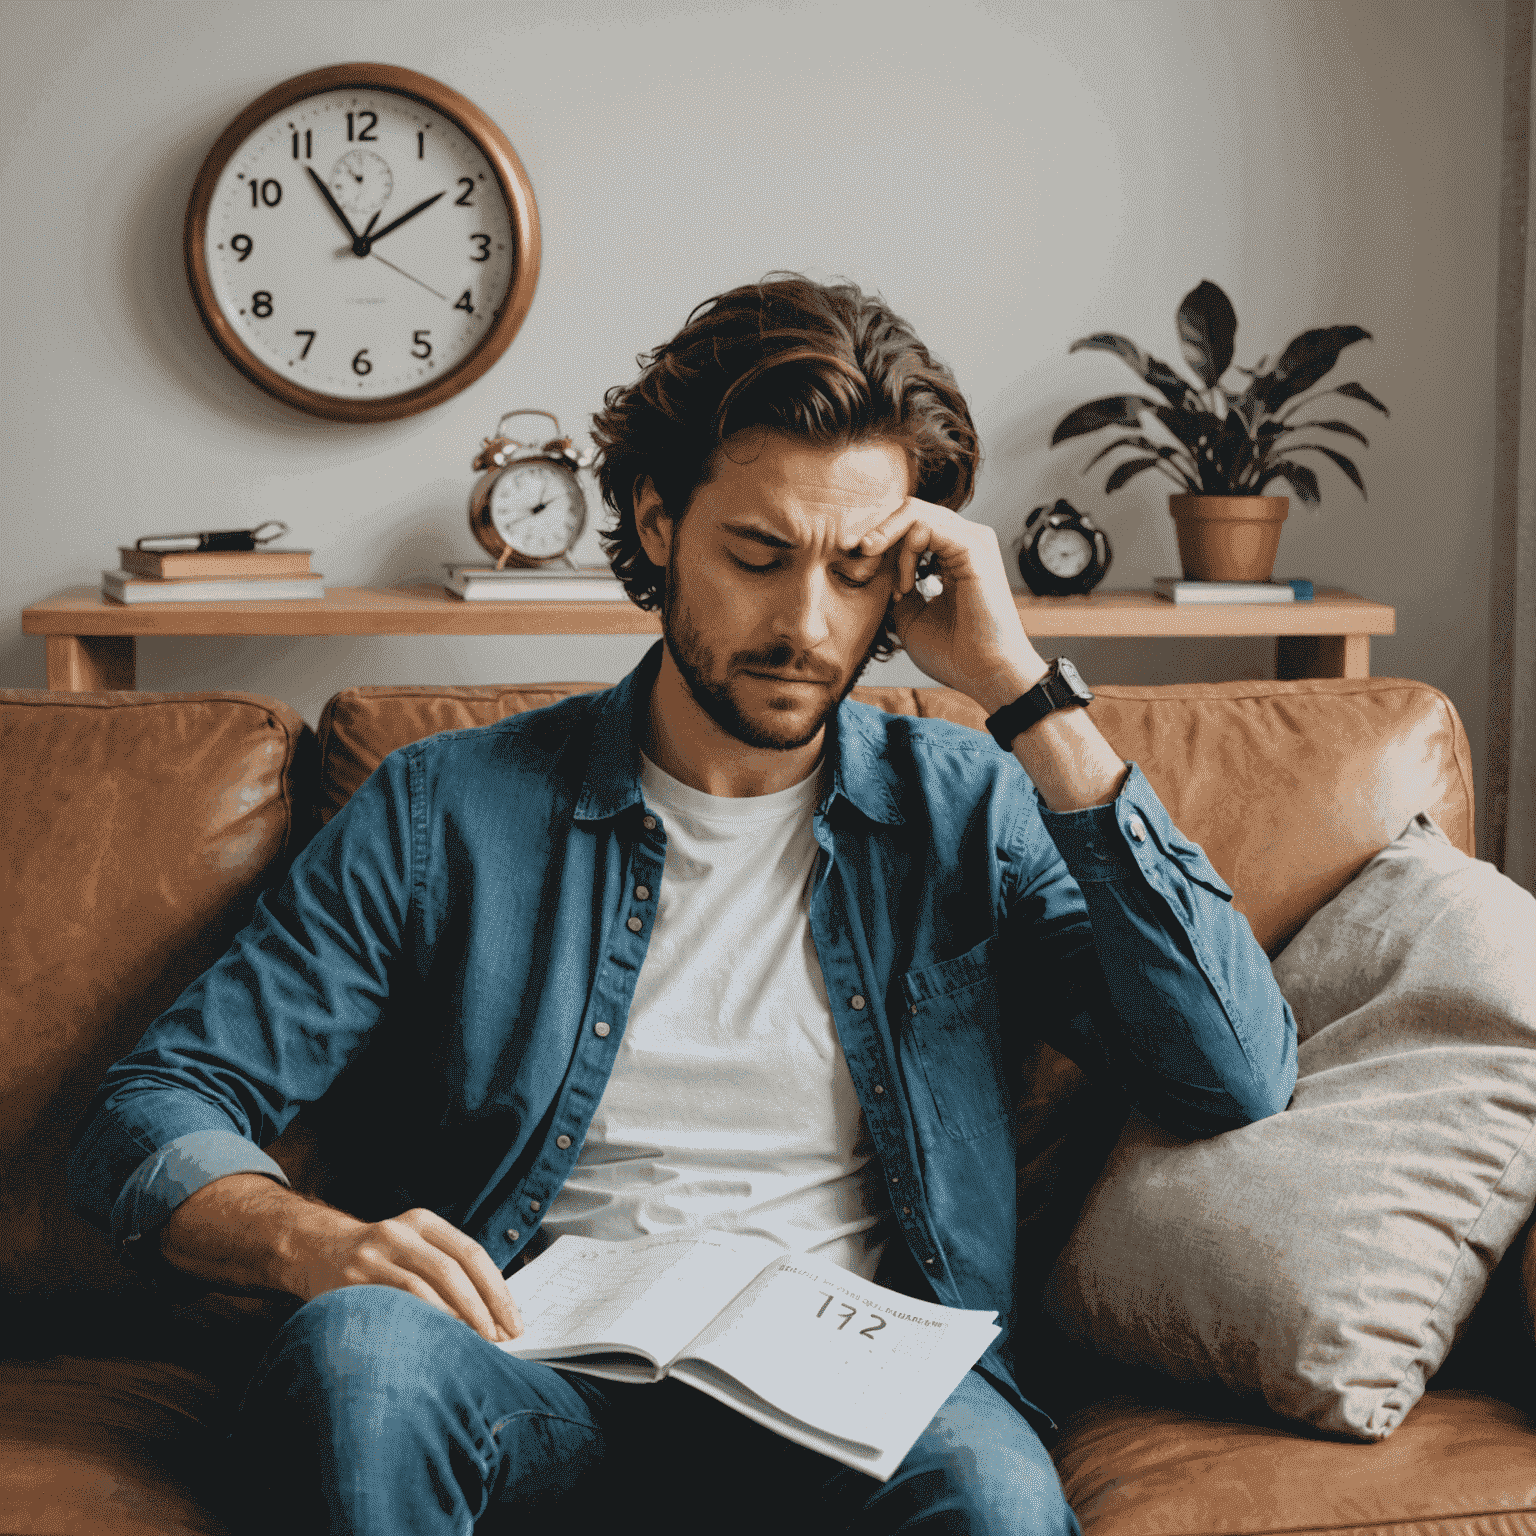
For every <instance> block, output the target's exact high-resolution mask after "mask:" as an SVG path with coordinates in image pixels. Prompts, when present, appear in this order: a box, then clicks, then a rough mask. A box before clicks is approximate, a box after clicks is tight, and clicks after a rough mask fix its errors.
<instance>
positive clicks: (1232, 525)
mask: <svg viewBox="0 0 1536 1536" xmlns="http://www.w3.org/2000/svg"><path fill="white" fill-rule="evenodd" d="M1290 506H1291V498H1290V497H1289V496H1170V497H1169V498H1168V510H1169V511H1170V512H1171V513H1172V514H1173V526H1174V531H1175V532H1176V533H1177V534H1178V538H1179V561H1180V563H1181V564H1182V565H1183V567H1184V575H1185V577H1186V578H1187V579H1188V580H1190V581H1268V580H1269V578H1270V577H1271V576H1272V575H1273V574H1274V570H1275V553H1276V551H1277V550H1278V549H1279V548H1280V525H1281V524H1282V523H1283V522H1284V521H1285V518H1286V514H1287V512H1289V510H1290Z"/></svg>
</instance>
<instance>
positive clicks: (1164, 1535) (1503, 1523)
mask: <svg viewBox="0 0 1536 1536" xmlns="http://www.w3.org/2000/svg"><path fill="white" fill-rule="evenodd" d="M1063 1431H1064V1432H1063V1435H1062V1438H1061V1440H1060V1441H1059V1442H1058V1443H1057V1445H1056V1447H1055V1449H1054V1452H1053V1454H1054V1456H1055V1458H1056V1464H1057V1469H1058V1470H1059V1471H1060V1473H1061V1480H1062V1486H1063V1487H1064V1488H1065V1490H1066V1494H1067V1501H1068V1502H1069V1503H1070V1504H1071V1505H1072V1508H1073V1510H1074V1511H1075V1512H1076V1514H1077V1518H1078V1520H1079V1521H1080V1522H1081V1524H1082V1528H1083V1536H1272V1533H1273V1536H1278V1533H1281V1532H1286V1533H1292V1532H1294V1533H1303V1532H1308V1533H1310V1532H1324V1531H1326V1532H1328V1533H1329V1536H1516V1533H1521V1536H1524V1533H1528V1532H1530V1531H1532V1530H1536V1420H1533V1419H1532V1418H1531V1417H1530V1415H1529V1414H1526V1413H1522V1412H1521V1411H1520V1410H1519V1409H1518V1408H1514V1407H1512V1406H1511V1405H1510V1404H1508V1403H1504V1402H1500V1401H1499V1400H1498V1399H1497V1398H1492V1397H1485V1396H1481V1395H1479V1394H1477V1393H1472V1392H1432V1393H1430V1394H1429V1395H1428V1396H1426V1397H1425V1398H1424V1400H1423V1402H1421V1403H1420V1404H1419V1406H1418V1407H1417V1408H1416V1409H1415V1410H1414V1411H1413V1413H1412V1414H1411V1415H1410V1416H1409V1418H1408V1420H1407V1422H1406V1423H1404V1425H1403V1426H1402V1428H1401V1429H1400V1430H1399V1431H1398V1432H1397V1433H1396V1434H1395V1435H1393V1436H1392V1438H1391V1439H1390V1440H1386V1441H1383V1442H1381V1443H1379V1444H1376V1445H1356V1444H1346V1443H1343V1442H1340V1441H1331V1440H1322V1439H1313V1438H1311V1437H1309V1436H1306V1435H1304V1434H1300V1433H1298V1432H1297V1431H1296V1430H1294V1429H1292V1428H1289V1427H1287V1426H1284V1425H1281V1424H1275V1423H1254V1422H1250V1421H1246V1420H1238V1419H1231V1418H1226V1417H1218V1416H1215V1415H1209V1414H1202V1413H1196V1412H1191V1411H1189V1410H1187V1409H1183V1408H1173V1407H1167V1406H1158V1405H1154V1404H1152V1403H1149V1402H1145V1401H1141V1400H1138V1399H1135V1398H1129V1397H1121V1398H1113V1399H1108V1400H1106V1401H1104V1402H1100V1403H1096V1404H1094V1405H1092V1406H1091V1407H1088V1408H1085V1409H1083V1410H1081V1411H1080V1412H1078V1413H1075V1414H1073V1415H1072V1416H1071V1418H1070V1419H1069V1420H1068V1421H1067V1422H1066V1423H1065V1424H1064V1425H1063Z"/></svg>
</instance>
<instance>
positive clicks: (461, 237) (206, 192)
mask: <svg viewBox="0 0 1536 1536" xmlns="http://www.w3.org/2000/svg"><path fill="white" fill-rule="evenodd" d="M374 68H377V69H380V70H382V68H383V67H381V66H380V67H374ZM339 72H341V71H340V70H339V68H338V69H332V70H326V71H318V72H316V73H317V75H318V76H319V77H321V78H322V79H325V78H330V77H334V75H336V74H337V73H339ZM393 73H394V74H395V75H400V76H403V75H405V74H406V73H407V72H405V71H394V72H393ZM307 78H308V77H301V80H302V79H307ZM415 78H417V79H419V80H420V81H421V82H422V84H423V87H424V88H425V87H430V88H432V89H435V90H436V91H438V92H440V93H441V94H442V95H444V97H447V96H452V95H453V94H454V93H451V92H448V91H447V89H446V87H441V86H438V85H437V84H436V82H432V81H426V80H425V77H415ZM282 89H283V88H279V91H281V90H282ZM274 94H275V93H274ZM463 105H464V106H465V107H469V110H470V111H471V112H473V111H474V109H473V108H472V107H470V105H469V104H468V103H464V104H463ZM260 109H261V104H260V103H256V104H254V106H253V109H252V110H253V111H257V112H258V115H259V116H260V120H259V121H257V122H256V123H255V125H254V126H248V125H247V124H246V122H245V119H242V120H241V121H240V122H237V124H235V125H232V129H231V134H233V135H234V136H235V137H236V138H237V139H238V142H236V143H234V144H233V147H232V148H229V149H228V150H227V153H226V152H225V151H224V150H223V149H220V148H219V147H216V150H215V154H213V155H210V157H209V164H208V165H207V166H205V167H204V176H203V177H202V178H200V186H199V189H198V191H197V192H195V193H194V199H193V215H194V218H193V219H191V220H189V233H188V239H189V242H191V243H196V242H197V239H198V235H197V234H196V233H195V232H194V231H193V229H192V228H191V224H192V223H193V222H195V220H196V218H197V217H199V216H200V217H201V220H202V222H201V230H200V245H201V261H202V265H203V268H204V274H205V275H203V285H202V289H201V291H199V292H198V299H199V303H200V305H202V306H203V308H204V311H205V316H206V317H207V318H208V321H209V324H210V328H212V329H214V331H215V335H216V336H218V337H219V343H220V345H221V346H222V347H224V349H225V350H226V352H229V353H230V356H231V358H232V360H234V361H236V362H237V363H238V364H239V365H240V366H241V367H242V368H243V369H244V370H245V371H246V372H247V373H249V374H250V375H251V376H252V377H253V378H255V379H256V382H258V383H260V384H262V386H263V387H264V388H268V389H269V390H271V392H273V393H276V394H279V396H280V397H281V398H284V399H288V400H289V402H290V403H291V404H296V405H299V406H300V408H301V409H315V410H316V411H317V413H318V414H322V415H335V414H342V413H345V412H346V411H347V410H348V409H349V408H350V409H352V412H353V416H352V419H366V418H367V417H368V416H369V415H371V414H378V415H381V416H382V415H387V414H395V415H400V414H406V413H407V411H406V410H401V411H395V412H392V413H391V412H388V411H386V410H384V409H383V407H384V406H385V405H386V403H387V402H390V401H392V400H398V399H399V398H400V397H402V396H411V395H412V392H420V391H423V390H425V389H430V388H431V387H432V386H434V385H436V384H439V383H440V382H442V383H445V387H444V388H441V389H438V390H437V391H435V393H434V397H433V399H432V400H428V401H426V402H425V403H426V404H431V403H435V400H436V399H437V398H442V397H443V396H444V395H445V394H446V393H451V392H452V390H453V389H454V388H459V387H462V386H463V384H465V383H468V382H469V380H470V379H471V378H473V377H477V376H478V374H479V373H480V372H483V371H484V367H488V366H489V361H490V360H494V356H495V355H497V354H499V351H500V350H501V348H504V347H505V346H506V344H507V342H509V341H510V340H511V331H515V329H516V325H517V322H519V321H520V320H521V312H519V313H517V314H516V316H515V318H513V319H512V321H511V331H508V330H507V326H506V325H505V324H502V323H499V322H501V319H502V316H503V314H504V313H505V312H506V311H507V309H508V306H509V301H511V300H513V298H514V294H515V296H516V298H517V300H518V301H519V302H521V305H522V308H523V309H526V303H527V300H528V299H529V298H531V293H532V288H531V276H530V275H529V273H528V271H527V268H528V264H529V262H530V261H532V262H534V263H536V262H537V235H536V227H535V228H534V230H533V235H532V239H531V240H529V239H528V238H527V235H528V232H529V226H528V219H529V217H530V212H529V209H531V195H530V197H529V199H528V207H527V208H520V206H519V205H518V204H517V203H516V202H515V200H514V193H513V192H512V191H509V187H508V186H507V185H504V180H507V179H509V178H508V170H507V166H508V163H509V162H510V164H511V165H512V166H514V167H516V161H515V157H513V156H511V155H510V146H507V149H506V153H505V154H503V153H502V151H501V149H499V148H498V147H497V143H496V141H500V143H502V144H504V142H505V141H504V140H501V138H500V134H499V130H496V129H495V128H494V125H491V124H489V121H488V120H486V119H483V118H481V120H480V123H479V124H478V125H475V131H474V132H473V133H472V132H471V131H470V129H468V128H466V127H465V126H463V125H462V124H461V123H460V122H458V121H456V120H455V119H454V118H453V117H451V116H449V115H448V114H447V113H445V112H441V111H437V110H435V109H434V108H433V106H432V105H431V104H430V103H429V102H428V101H425V100H422V99H418V97H416V96H412V95H407V94H402V93H401V92H400V91H396V90H390V89H385V88H382V87H377V86H375V87H359V86H353V85H343V86H337V87H333V88H329V89H320V90H316V91H313V92H312V93H310V94H307V95H303V96H300V97H298V98H297V99H294V100H291V101H290V102H289V104H288V105H285V106H281V107H279V108H278V109H277V110H274V111H271V112H270V113H263V112H262V111H261V110H260ZM476 115H477V116H478V115H479V114H476ZM246 116H247V118H248V117H249V116H250V113H249V112H248V113H247V115H246ZM466 116H467V114H466ZM477 134H478V138H477V136H476V135H477ZM226 138H229V135H226ZM221 142H222V141H221ZM488 149H489V153H488ZM493 156H494V157H495V160H496V161H499V162H500V170H501V175H500V176H498V164H497V163H494V162H493ZM220 159H221V160H222V163H221V164H220V163H219V162H220ZM215 171H216V175H214V174H213V173H214V172H215ZM516 172H517V176H519V177H520V176H521V167H516ZM210 175H211V176H212V177H213V179H212V183H211V187H208V186H205V185H202V182H203V181H204V178H207V177H209V176H210ZM522 189H523V190H525V189H526V183H523V184H522ZM204 207H206V212H205V213H202V212H201V210H202V209H203V208H204ZM520 231H521V232H522V234H523V236H524V239H523V242H522V243H523V244H524V245H525V246H529V245H531V247H532V248H531V249H523V250H521V251H520V250H519V243H520V242H519V234H520ZM195 265H196V264H195V263H194V262H193V260H192V254H191V251H190V247H189V268H195ZM199 276H200V274H198V273H197V272H196V271H195V270H194V273H193V286H194V290H199V288H200V284H199ZM210 304H211V306H212V308H213V309H214V311H216V314H214V315H208V314H207V310H208V307H209V305H210ZM220 322H222V325H221V324H220ZM221 330H222V331H223V332H224V334H223V335H220V334H219V333H220V331H221ZM493 332H494V333H495V337H494V340H495V342H496V343H497V344H496V345H495V349H494V351H492V354H491V358H490V359H489V360H486V361H485V362H484V363H483V365H482V366H481V367H478V368H476V369H475V370H474V371H473V372H466V373H465V376H464V377H463V378H462V379H461V381H460V382H459V383H457V384H453V383H451V382H446V381H448V380H449V376H452V375H454V374H455V373H456V372H458V371H460V370H464V369H465V365H466V364H467V363H468V362H469V361H470V359H471V358H473V357H474V356H475V354H476V353H477V351H479V350H480V349H482V347H484V346H485V345H486V344H487V342H488V338H491V337H492V334H493ZM503 336H504V339H503ZM242 353H243V354H246V357H242V356H241V354H242ZM247 359H248V360H247ZM250 364H254V365H255V367H254V369H253V368H252V367H251V366H250ZM262 370H265V371H266V372H268V373H270V374H271V375H275V376H276V380H275V381H273V380H269V379H265V378H263V377H261V372H262ZM327 402H334V403H335V406H336V409H335V410H332V409H327ZM370 407H374V408H377V409H375V410H370ZM420 408H421V406H420V405H415V406H411V407H409V408H408V409H420Z"/></svg>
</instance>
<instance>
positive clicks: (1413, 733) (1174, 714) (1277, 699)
mask: <svg viewBox="0 0 1536 1536" xmlns="http://www.w3.org/2000/svg"><path fill="white" fill-rule="evenodd" d="M603 686H605V685H603V684H601V683H546V684H542V685H538V686H531V685H530V686H527V687H520V688H502V687H496V686H487V685H480V686H460V687H438V688H433V687H401V688H390V687H374V688H348V689H346V690H344V691H343V692H341V693H338V694H337V695H335V697H334V698H332V699H331V700H330V701H329V702H328V703H327V704H326V706H325V710H324V713H323V714H322V715H321V718H320V737H321V743H322V749H323V762H322V775H323V778H322V783H323V788H322V792H321V807H322V814H323V815H325V816H327V817H329V816H330V815H332V814H334V813H335V811H336V810H337V809H338V808H339V807H340V806H341V805H343V804H345V802H346V800H347V797H348V796H349V795H350V794H351V793H352V791H353V790H355V789H356V788H357V787H358V785H359V784H361V783H362V782H363V780H364V779H366V778H367V777H368V775H369V774H370V773H372V772H373V770H374V769H375V768H376V767H377V766H378V765H379V763H380V762H381V761H382V760H383V758H384V757H385V755H386V754H387V753H389V752H392V751H394V749H395V748H396V747H402V746H405V745H406V743H408V742H411V741H417V740H419V739H420V738H421V737H423V736H429V735H431V734H432V733H433V732H434V731H440V730H450V729H456V728H458V727H461V726H472V725H488V724H490V723H491V722H492V721H494V720H499V719H501V718H502V717H503V716H504V715H509V714H518V713H520V712H521V711H523V710H526V709H537V708H539V707H540V706H541V705H544V704H550V703H553V702H555V701H556V700H557V699H560V698H564V697H565V696H566V695H567V694H568V693H575V692H590V691H592V690H593V689H596V688H600V687H603ZM1094 692H1095V694H1096V698H1095V700H1094V702H1093V704H1092V705H1090V706H1089V713H1090V714H1091V715H1092V717H1093V719H1094V721H1095V723H1096V724H1097V725H1098V727H1099V729H1100V730H1102V731H1103V732H1104V735H1105V736H1106V737H1107V738H1108V740H1109V742H1110V744H1111V745H1112V746H1113V747H1114V748H1115V750H1116V751H1117V752H1119V753H1120V754H1121V756H1123V757H1124V758H1126V759H1127V760H1128V761H1133V762H1135V763H1137V764H1139V765H1140V767H1141V770H1142V772H1143V773H1144V774H1146V776H1147V778H1148V779H1149V780H1150V782H1151V784H1152V787H1153V788H1154V789H1155V790H1156V791H1157V793H1158V795H1159V796H1160V797H1161V799H1162V801H1163V803H1164V805H1166V806H1167V807H1168V812H1169V814H1170V815H1171V816H1172V818H1173V821H1174V825H1175V826H1177V827H1179V828H1180V830H1182V831H1183V832H1184V834H1185V835H1186V836H1187V837H1190V838H1192V839H1193V840H1194V841H1195V842H1197V843H1199V844H1200V846H1201V847H1202V848H1203V849H1204V850H1205V852H1206V854H1207V856H1208V857H1209V858H1210V860H1211V862H1212V863H1213V864H1214V865H1215V866H1216V868H1217V869H1218V870H1219V871H1220V873H1221V875H1222V877H1223V879H1225V880H1226V881H1227V883H1228V884H1229V885H1230V886H1231V887H1232V890H1233V892H1234V895H1235V899H1236V904H1237V907H1238V910H1239V911H1241V912H1243V913H1244V914H1245V915H1246V916H1247V918H1248V921H1249V923H1250V925H1251V926H1252V928H1253V931H1254V934H1255V936H1256V937H1257V938H1258V940H1259V942H1260V943H1261V944H1262V945H1263V946H1264V947H1265V949H1266V950H1268V951H1269V952H1270V953H1271V954H1273V953H1275V952H1276V951H1277V950H1278V949H1279V948H1280V947H1281V946H1282V945H1283V944H1284V943H1285V942H1286V940H1287V939H1289V938H1290V937H1291V935H1292V934H1293V933H1295V932H1296V930H1297V929H1298V928H1299V927H1300V926H1301V925H1302V923H1304V922H1305V921H1306V919H1307V918H1308V917H1309V916H1310V915H1311V914H1312V913H1313V912H1315V911H1316V910H1317V908H1318V907H1320V906H1322V904H1323V903H1324V902H1325V901H1327V900H1328V899H1329V898H1330V897H1332V896H1333V895H1335V894H1336V893H1337V892H1338V891H1339V890H1341V889H1342V888H1343V886H1344V884H1345V882H1346V881H1348V880H1349V879H1350V878H1351V877H1352V876H1353V875H1354V874H1355V873H1356V872H1357V871H1358V870H1360V869H1361V868H1362V867H1363V866H1364V864H1365V862H1366V860H1367V859H1369V858H1371V857H1372V855H1373V854H1375V853H1376V852H1377V850H1378V849H1380V848H1382V847H1384V846H1385V845H1386V844H1387V843H1388V842H1390V841H1391V839H1392V838H1393V837H1395V836H1396V835H1397V833H1398V832H1399V831H1401V830H1402V827H1403V824H1404V823H1405V822H1406V821H1407V820H1408V818H1409V817H1410V816H1412V815H1414V814H1415V813H1416V812H1418V811H1427V812H1428V813H1429V814H1430V815H1431V816H1433V817H1434V819H1435V820H1436V821H1437V822H1438V823H1439V824H1440V826H1442V827H1443V828H1444V829H1445V830H1446V832H1447V834H1448V835H1449V836H1450V838H1451V841H1452V842H1454V843H1455V844H1456V846H1457V847H1458V848H1460V849H1461V850H1462V851H1463V852H1465V853H1472V852H1473V851H1474V850H1475V846H1476V839H1475V834H1474V831H1473V822H1472V759H1471V752H1470V749H1469V748H1468V745H1467V736H1466V732H1465V731H1464V730H1463V729H1462V725H1461V721H1460V720H1459V719H1458V718H1457V715H1456V711H1455V709H1454V708H1453V706H1452V704H1451V701H1450V700H1449V699H1448V698H1446V696H1445V695H1444V694H1443V693H1441V692H1440V691H1439V690H1438V689H1435V688H1431V687H1430V686H1429V685H1428V684H1426V683H1415V682H1407V681H1404V680H1402V679H1399V678H1381V677H1363V678H1309V679H1306V680H1305V681H1301V682H1283V683H1280V682H1240V683H1181V684H1175V685H1166V686H1159V687H1134V688H1133V687H1124V686H1117V685H1113V684H1104V685H1095V688H1094ZM853 697H854V698H855V699H858V700H860V701H862V702H864V703H868V704H874V705H876V706H877V707H879V708H881V709H885V710H887V711H890V712H892V713H901V714H915V715H924V716H938V717H940V718H942V719H946V720H955V721H957V722H959V723H960V724H962V725H968V726H972V727H974V728H975V729H976V730H978V731H980V730H984V729H985V719H986V716H985V712H984V711H983V710H982V709H981V708H980V707H979V706H978V705H976V704H974V703H972V701H971V700H970V699H968V698H966V697H965V696H964V695H963V694H959V693H955V692H953V691H952V690H951V689H948V688H876V687H866V688H855V689H854V691H853Z"/></svg>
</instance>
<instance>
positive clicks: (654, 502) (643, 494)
mask: <svg viewBox="0 0 1536 1536" xmlns="http://www.w3.org/2000/svg"><path fill="white" fill-rule="evenodd" d="M634 504H635V529H636V531H637V532H638V533H639V535H640V547H641V548H642V549H643V550H644V551H645V557H646V559H647V560H649V561H650V562H651V564H652V565H654V566H655V567H656V568H657V569H658V570H665V569H666V568H667V564H668V562H669V561H670V560H671V557H672V533H673V529H674V527H675V524H674V523H673V521H672V519H671V518H670V517H669V516H668V515H667V513H666V512H665V511H664V510H663V508H662V505H661V497H660V496H659V495H658V494H657V491H656V487H655V486H654V485H653V484H652V483H651V477H650V476H649V475H641V477H640V478H639V479H638V480H636V481H635V492H634Z"/></svg>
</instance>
